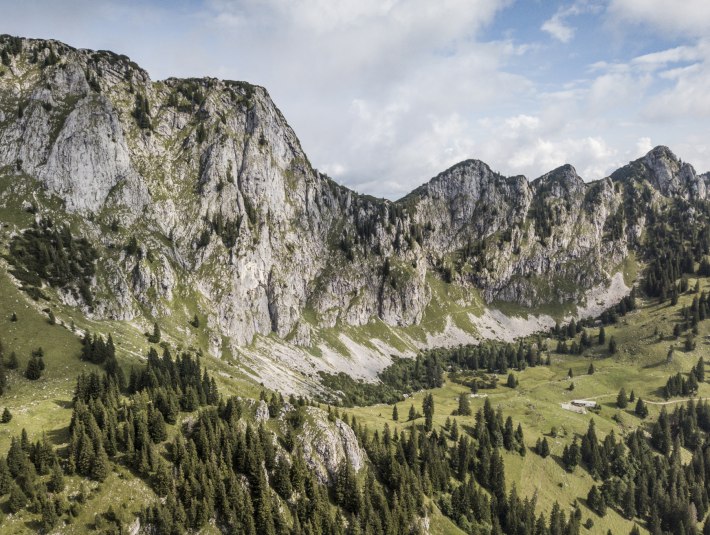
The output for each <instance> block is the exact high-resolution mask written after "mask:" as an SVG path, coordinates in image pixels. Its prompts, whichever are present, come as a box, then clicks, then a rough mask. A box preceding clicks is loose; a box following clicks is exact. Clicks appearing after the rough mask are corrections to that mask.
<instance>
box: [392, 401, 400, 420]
mask: <svg viewBox="0 0 710 535" xmlns="http://www.w3.org/2000/svg"><path fill="white" fill-rule="evenodd" d="M392 420H394V421H395V422H396V421H397V420H399V411H398V410H397V405H396V404H395V405H394V406H393V407H392Z"/></svg>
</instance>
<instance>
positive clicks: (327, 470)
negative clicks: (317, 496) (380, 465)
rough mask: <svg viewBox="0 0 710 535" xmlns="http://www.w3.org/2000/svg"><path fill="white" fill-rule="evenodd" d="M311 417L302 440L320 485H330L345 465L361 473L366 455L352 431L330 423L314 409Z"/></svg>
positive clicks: (337, 422)
mask: <svg viewBox="0 0 710 535" xmlns="http://www.w3.org/2000/svg"><path fill="white" fill-rule="evenodd" d="M308 416H309V421H307V422H306V423H305V424H304V426H303V430H302V431H301V433H300V434H299V440H300V443H301V447H302V448H303V455H304V458H305V459H306V463H307V465H308V467H309V469H311V470H315V473H316V474H317V476H318V479H319V480H320V481H321V483H331V482H332V481H333V478H334V477H335V475H336V474H337V472H338V469H339V468H340V466H341V464H342V463H343V462H348V463H350V465H351V466H352V467H353V470H355V472H359V471H360V469H361V468H362V467H363V466H364V465H365V458H366V454H365V452H364V450H363V449H362V447H361V446H360V443H359V442H358V440H357V437H356V436H355V433H354V431H353V430H352V428H351V427H350V426H349V425H347V424H346V423H345V422H343V421H342V420H340V419H336V420H335V422H331V421H329V420H328V417H327V414H326V413H325V412H324V411H323V410H322V409H318V408H315V407H309V408H308Z"/></svg>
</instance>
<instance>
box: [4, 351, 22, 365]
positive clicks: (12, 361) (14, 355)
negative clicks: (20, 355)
mask: <svg viewBox="0 0 710 535" xmlns="http://www.w3.org/2000/svg"><path fill="white" fill-rule="evenodd" d="M19 367H20V362H19V361H18V360H17V353H15V352H14V351H11V352H10V358H9V359H8V361H7V369H8V370H16V369H17V368H19Z"/></svg>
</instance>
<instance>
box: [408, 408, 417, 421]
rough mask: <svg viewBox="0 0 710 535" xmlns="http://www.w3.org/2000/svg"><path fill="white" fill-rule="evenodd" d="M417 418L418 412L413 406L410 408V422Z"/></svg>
mask: <svg viewBox="0 0 710 535" xmlns="http://www.w3.org/2000/svg"><path fill="white" fill-rule="evenodd" d="M416 418H417V411H416V409H415V408H414V405H412V406H411V407H409V416H408V420H409V421H410V422H411V421H412V420H415V419H416Z"/></svg>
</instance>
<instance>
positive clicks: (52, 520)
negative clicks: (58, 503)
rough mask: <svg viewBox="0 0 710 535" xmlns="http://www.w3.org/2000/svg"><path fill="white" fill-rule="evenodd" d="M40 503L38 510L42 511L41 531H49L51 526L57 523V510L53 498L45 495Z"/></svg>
mask: <svg viewBox="0 0 710 535" xmlns="http://www.w3.org/2000/svg"><path fill="white" fill-rule="evenodd" d="M41 503H42V505H41V507H40V511H41V513H42V520H41V521H40V526H41V528H42V532H44V533H49V532H50V531H51V530H52V528H53V527H54V526H56V525H57V521H58V520H59V516H57V510H56V508H55V507H54V501H53V500H51V499H49V498H48V497H45V498H44V499H43V500H42V502H41Z"/></svg>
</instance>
